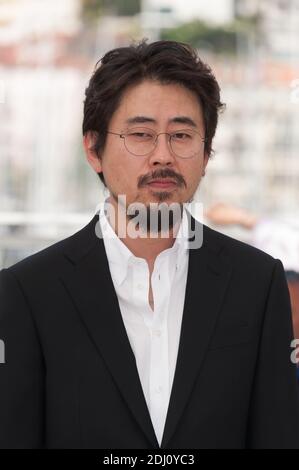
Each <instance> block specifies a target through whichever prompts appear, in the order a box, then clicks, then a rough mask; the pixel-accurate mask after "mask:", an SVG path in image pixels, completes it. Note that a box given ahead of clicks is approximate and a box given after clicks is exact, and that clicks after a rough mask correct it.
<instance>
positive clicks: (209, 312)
mask: <svg viewBox="0 0 299 470" xmlns="http://www.w3.org/2000/svg"><path fill="white" fill-rule="evenodd" d="M97 221H98V217H97V215H95V217H94V218H93V219H92V221H91V222H90V223H89V224H88V225H87V226H86V227H84V228H83V229H82V230H81V231H80V232H78V233H76V234H75V235H74V236H73V237H72V238H71V240H70V241H69V243H68V245H67V248H66V249H65V255H66V256H67V258H68V259H69V260H70V261H71V262H72V264H73V267H72V269H71V270H70V272H68V274H65V275H63V276H61V280H62V282H63V284H64V285H65V287H66V289H67V291H68V292H69V295H70V296H71V297H72V298H73V300H74V302H75V305H76V307H77V310H78V312H79V314H80V317H81V319H82V321H83V323H84V325H85V327H86V328H87V330H88V333H89V336H90V338H91V340H92V341H93V342H94V344H95V345H96V347H97V349H98V351H99V353H100V355H101V356H102V358H103V359H104V361H105V363H106V365H107V368H108V369H109V371H110V373H111V375H112V377H113V379H114V381H115V383H116V384H117V386H118V388H119V391H120V393H121V394H122V396H123V398H124V399H125V401H126V403H127V405H128V407H129V408H130V410H131V412H132V415H133V416H134V417H135V419H136V421H137V422H138V423H139V425H140V427H141V429H142V430H143V432H144V434H145V435H146V437H147V439H148V440H149V442H150V443H151V444H152V445H153V446H154V447H155V448H158V447H159V444H158V442H157V438H156V435H155V431H154V428H153V425H152V422H151V418H150V414H149V411H148V408H147V405H146V401H145V398H144V395H143V390H142V386H141V382H140V379H139V375H138V369H137V366H136V361H135V357H134V353H133V351H132V349H131V346H130V343H129V339H128V336H127V333H126V329H125V326H124V323H123V320H122V316H121V312H120V309H119V304H118V299H117V295H116V292H115V289H114V285H113V282H112V279H111V275H110V270H109V264H108V260H107V256H106V252H105V247H104V242H103V239H102V237H101V232H100V224H99V222H98V223H97ZM189 223H190V222H189ZM194 223H196V224H198V222H196V221H195V219H194V218H193V217H191V224H192V229H193V227H194ZM95 230H96V231H97V233H98V235H99V234H100V237H97V236H96V235H95ZM209 238H210V236H209V234H208V232H206V233H205V227H204V243H203V246H202V247H201V248H199V249H191V250H190V252H189V269H188V278H187V287H186V295H185V305H184V312H183V319H182V328H181V335H180V344H179V351H178V358H177V365H176V371H175V375H174V381H173V387H172V392H171V397H170V402H169V407H168V413H167V418H166V423H165V428H164V434H163V439H162V444H161V447H162V448H166V447H167V444H168V443H169V441H170V439H171V437H172V436H173V434H174V432H175V429H176V426H177V424H178V421H179V419H180V417H181V415H182V413H183V411H184V408H185V406H186V404H187V402H188V399H189V397H190V394H191V391H192V387H193V385H194V382H195V380H196V378H197V376H198V374H199V371H200V367H201V364H202V362H203V360H204V355H205V352H206V350H207V347H208V344H209V340H210V338H211V335H212V332H213V329H214V326H215V323H216V319H217V316H218V314H219V310H220V307H221V301H222V299H223V296H224V293H225V291H226V289H227V286H228V282H229V278H230V272H231V269H230V268H229V267H228V266H227V265H226V263H224V262H222V261H221V260H220V257H219V256H218V252H219V247H218V246H217V244H216V245H215V244H214V243H213V242H210V240H209ZM195 358H196V360H195Z"/></svg>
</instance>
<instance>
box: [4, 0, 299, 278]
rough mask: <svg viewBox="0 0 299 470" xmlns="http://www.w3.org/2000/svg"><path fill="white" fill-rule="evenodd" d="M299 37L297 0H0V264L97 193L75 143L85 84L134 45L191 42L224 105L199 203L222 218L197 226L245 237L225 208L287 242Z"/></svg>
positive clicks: (39, 244) (298, 118)
mask: <svg viewBox="0 0 299 470" xmlns="http://www.w3.org/2000/svg"><path fill="white" fill-rule="evenodd" d="M298 31H299V1H298V0H171V1H170V0H123V1H121V0H109V1H108V0H107V1H106V0H0V269H1V268H2V267H8V266H10V265H12V264H13V263H15V262H17V261H19V260H20V259H22V258H24V257H25V256H28V255H30V254H32V253H35V252H37V251H39V250H40V249H42V248H44V247H46V246H49V245H51V244H52V243H54V242H55V241H57V240H60V239H62V238H64V237H66V236H69V235H71V234H72V233H74V232H75V231H77V230H79V229H80V228H81V227H83V226H84V225H85V224H86V223H87V222H88V221H89V220H90V219H91V217H92V216H93V215H94V213H95V208H96V206H97V204H98V203H99V202H100V201H101V200H102V199H103V197H104V193H103V187H102V186H101V182H100V180H99V178H98V176H97V175H96V174H95V173H93V171H92V169H91V168H90V167H89V165H88V163H87V161H86V159H85V156H84V154H83V149H82V133H81V124H82V117H83V99H84V90H85V88H86V86H87V84H88V80H89V78H90V76H91V74H92V72H93V69H94V66H95V64H96V62H97V61H98V60H99V59H100V58H101V57H102V56H103V54H104V53H105V52H106V51H107V50H109V49H111V48H114V47H118V46H125V45H128V44H129V43H131V42H132V41H133V40H139V39H141V38H144V37H147V38H148V39H149V40H150V41H153V40H157V39H175V40H179V41H184V42H188V43H190V44H192V45H193V46H195V47H196V48H197V49H198V50H199V52H200V55H201V57H202V59H203V60H204V61H205V62H207V63H209V64H210V65H211V67H212V69H213V70H214V72H215V75H216V77H217V79H218V81H219V83H220V86H221V89H222V101H224V102H225V103H226V105H227V108H226V111H225V112H224V113H223V114H222V115H221V118H220V122H219V128H218V131H217V137H216V139H215V142H214V148H215V154H214V155H213V157H212V159H211V161H210V163H209V165H208V169H207V175H206V177H205V178H204V179H203V181H202V184H201V188H200V191H199V195H197V197H199V200H201V201H202V202H203V203H204V207H206V208H213V207H216V208H218V209H219V208H220V209H221V210H220V212H221V211H222V212H221V214H220V217H219V211H218V212H217V210H216V211H214V212H213V210H212V211H210V212H209V211H208V212H207V213H206V215H207V219H206V221H207V224H208V225H210V226H212V227H217V230H219V231H223V232H224V233H227V234H229V235H231V236H234V237H236V238H240V239H242V240H244V241H251V240H252V233H251V230H252V226H250V224H249V225H248V224H242V223H239V222H238V221H237V220H236V219H230V220H228V219H226V218H225V217H224V218H223V211H225V210H226V209H227V207H230V208H231V207H232V206H237V207H238V208H241V209H242V210H244V211H247V212H248V213H250V214H252V215H254V216H259V217H261V219H262V220H265V219H266V220H271V222H272V221H275V222H277V223H278V225H275V224H274V228H273V224H272V226H271V227H270V231H272V232H273V231H276V230H277V227H278V226H280V225H281V224H283V226H284V227H286V226H287V227H289V228H290V230H292V233H293V234H294V233H295V238H296V236H297V240H298V231H299V226H298V220H299V217H298V213H299V208H298V206H299V158H298V157H299V132H298V130H299V129H298V126H299V60H298V59H299V40H298ZM219 203H221V204H222V206H219ZM215 214H216V215H215ZM208 216H209V217H208ZM275 227H276V228H275ZM287 233H288V232H283V234H282V235H281V237H282V238H283V239H284V242H285V244H287V245H288V235H287ZM294 243H295V242H294ZM296 243H297V242H296ZM298 247H299V244H298ZM292 253H293V252H292ZM294 253H295V251H294ZM274 254H275V253H274ZM297 255H298V260H297V261H298V271H299V248H298V252H297ZM297 255H296V254H291V255H290V256H291V257H292V258H293V259H294V256H295V257H296V256H297ZM292 269H293V268H292Z"/></svg>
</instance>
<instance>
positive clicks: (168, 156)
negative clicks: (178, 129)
mask: <svg viewBox="0 0 299 470" xmlns="http://www.w3.org/2000/svg"><path fill="white" fill-rule="evenodd" d="M169 139H170V136H169V134H166V133H164V132H163V133H159V134H158V135H157V138H156V144H155V148H154V150H153V152H152V153H151V155H150V161H151V163H153V162H156V161H158V162H160V163H163V164H165V163H168V162H171V163H172V162H173V161H174V155H173V152H172V150H171V147H170V141H169Z"/></svg>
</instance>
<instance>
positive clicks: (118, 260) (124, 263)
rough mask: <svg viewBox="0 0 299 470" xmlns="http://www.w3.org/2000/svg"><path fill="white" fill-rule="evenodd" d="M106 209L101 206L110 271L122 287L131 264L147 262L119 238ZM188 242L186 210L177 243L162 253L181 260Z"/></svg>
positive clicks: (103, 204)
mask: <svg viewBox="0 0 299 470" xmlns="http://www.w3.org/2000/svg"><path fill="white" fill-rule="evenodd" d="M104 208H105V202H104V203H102V204H100V210H99V220H100V224H101V230H102V234H103V240H104V244H105V250H106V255H107V258H108V261H109V266H110V269H111V270H112V271H113V278H114V280H115V281H116V282H117V284H119V285H120V284H121V283H122V282H123V281H124V280H125V278H126V277H127V274H128V268H129V266H130V264H138V263H140V264H144V263H146V260H145V259H144V258H138V257H136V256H135V255H134V254H133V253H132V252H131V250H129V248H128V247H127V246H126V245H125V244H124V243H123V241H122V240H121V238H119V237H118V236H117V234H116V233H115V231H114V230H113V228H112V226H111V225H110V223H109V221H108V219H107V217H106V214H105V211H104ZM187 240H188V217H187V214H186V210H185V208H184V210H183V218H182V222H181V224H180V228H179V231H178V233H177V236H176V239H175V242H174V244H173V246H172V247H171V248H168V249H166V250H164V251H163V252H162V253H164V254H165V255H166V253H167V255H168V256H173V257H174V258H175V260H179V259H180V258H181V255H182V254H185V253H186V251H187V244H186V241H187ZM165 255H164V256H165ZM175 260H174V261H175Z"/></svg>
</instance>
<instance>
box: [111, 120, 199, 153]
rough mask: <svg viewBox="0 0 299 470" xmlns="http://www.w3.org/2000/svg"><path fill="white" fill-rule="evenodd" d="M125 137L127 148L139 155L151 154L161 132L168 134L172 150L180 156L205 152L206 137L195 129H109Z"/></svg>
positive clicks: (122, 137)
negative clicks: (168, 130) (169, 130)
mask: <svg viewBox="0 0 299 470" xmlns="http://www.w3.org/2000/svg"><path fill="white" fill-rule="evenodd" d="M107 133H108V134H114V135H118V136H119V137H120V138H121V139H124V145H125V148H126V149H127V151H128V152H129V153H131V154H132V155H136V156H138V157H142V156H146V155H149V154H150V153H151V152H152V151H153V150H154V149H155V148H156V146H157V141H158V137H159V135H161V134H165V135H167V136H168V145H169V146H170V149H171V151H172V152H173V153H174V154H175V155H176V156H177V157H180V158H192V157H196V156H198V155H200V153H202V152H203V149H204V144H205V142H206V139H205V138H203V137H202V136H201V135H200V134H199V132H198V131H196V130H194V129H180V130H176V131H174V132H159V133H157V132H155V131H154V130H152V129H148V128H146V127H134V128H132V129H130V130H128V131H126V132H123V133H122V134H119V133H117V132H112V131H107Z"/></svg>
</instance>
